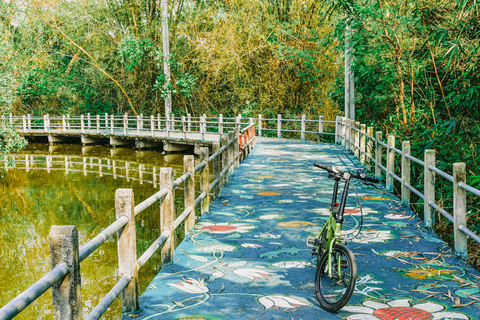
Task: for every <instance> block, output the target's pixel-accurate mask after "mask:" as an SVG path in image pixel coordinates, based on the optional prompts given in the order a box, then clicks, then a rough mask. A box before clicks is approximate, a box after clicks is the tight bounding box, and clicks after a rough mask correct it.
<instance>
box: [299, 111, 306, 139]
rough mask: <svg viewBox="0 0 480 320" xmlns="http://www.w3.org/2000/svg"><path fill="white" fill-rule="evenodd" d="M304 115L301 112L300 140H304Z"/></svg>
mask: <svg viewBox="0 0 480 320" xmlns="http://www.w3.org/2000/svg"><path fill="white" fill-rule="evenodd" d="M305 118H306V117H305V115H304V114H302V123H301V128H300V139H301V140H302V141H304V140H305Z"/></svg>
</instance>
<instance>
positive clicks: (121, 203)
mask: <svg viewBox="0 0 480 320" xmlns="http://www.w3.org/2000/svg"><path fill="white" fill-rule="evenodd" d="M115 216H116V218H117V219H120V218H121V217H127V218H128V223H127V224H126V225H125V227H124V228H123V229H122V230H120V231H118V232H117V248H118V269H119V270H118V271H119V275H120V276H121V277H123V276H124V275H128V276H129V277H130V282H129V284H128V286H127V287H126V288H125V289H124V290H123V291H122V293H121V294H120V297H121V303H122V312H123V313H125V312H133V311H135V310H137V309H138V305H139V304H138V297H139V292H138V273H137V235H136V229H135V211H134V200H133V190H132V189H117V191H116V192H115Z"/></svg>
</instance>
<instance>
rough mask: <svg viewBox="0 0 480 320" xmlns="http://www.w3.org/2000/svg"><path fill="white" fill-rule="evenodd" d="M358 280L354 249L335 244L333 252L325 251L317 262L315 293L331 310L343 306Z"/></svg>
mask: <svg viewBox="0 0 480 320" xmlns="http://www.w3.org/2000/svg"><path fill="white" fill-rule="evenodd" d="M329 256H330V259H331V260H330V261H331V268H330V270H329V262H328V260H329V259H328V258H329ZM356 280H357V264H356V262H355V257H354V255H353V253H352V251H350V250H349V249H348V248H347V247H345V246H344V245H342V244H335V245H334V247H333V249H332V252H330V253H329V252H328V251H327V252H325V253H324V254H323V255H322V256H321V258H320V262H319V263H318V264H317V272H316V273H315V294H316V296H317V300H318V302H319V303H320V306H321V307H322V308H323V309H325V310H327V311H329V312H337V311H338V310H340V309H341V308H343V307H344V306H345V305H346V304H347V302H348V300H350V297H351V296H352V294H353V289H354V288H355V282H356Z"/></svg>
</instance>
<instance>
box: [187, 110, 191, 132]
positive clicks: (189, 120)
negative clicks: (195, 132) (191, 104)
mask: <svg viewBox="0 0 480 320" xmlns="http://www.w3.org/2000/svg"><path fill="white" fill-rule="evenodd" d="M187 119H188V132H191V131H192V115H191V114H190V113H189V114H187Z"/></svg>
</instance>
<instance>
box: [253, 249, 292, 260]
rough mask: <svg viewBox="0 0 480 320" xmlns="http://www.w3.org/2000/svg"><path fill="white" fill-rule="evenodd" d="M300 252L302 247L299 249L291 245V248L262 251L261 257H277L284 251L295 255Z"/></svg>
mask: <svg viewBox="0 0 480 320" xmlns="http://www.w3.org/2000/svg"><path fill="white" fill-rule="evenodd" d="M299 252H300V249H298V248H296V247H291V248H284V249H280V250H274V251H270V252H265V253H262V254H261V255H259V257H260V258H273V257H276V258H277V257H279V256H280V255H281V254H282V253H285V254H291V255H294V254H297V253H299Z"/></svg>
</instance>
